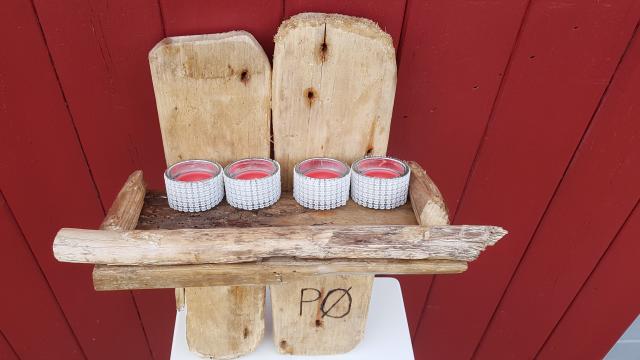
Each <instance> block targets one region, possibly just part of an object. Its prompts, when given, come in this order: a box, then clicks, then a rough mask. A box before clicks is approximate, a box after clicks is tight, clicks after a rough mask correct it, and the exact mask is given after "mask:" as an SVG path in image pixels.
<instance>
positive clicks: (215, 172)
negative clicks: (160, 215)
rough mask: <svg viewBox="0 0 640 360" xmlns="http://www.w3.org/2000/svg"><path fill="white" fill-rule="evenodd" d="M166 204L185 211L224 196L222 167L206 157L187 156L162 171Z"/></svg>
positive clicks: (205, 206) (203, 207) (199, 208)
mask: <svg viewBox="0 0 640 360" xmlns="http://www.w3.org/2000/svg"><path fill="white" fill-rule="evenodd" d="M164 184H165V187H166V189H167V200H168V201H169V207H171V208H172V209H174V210H178V211H184V212H197V211H205V210H209V209H211V208H213V207H214V206H216V205H218V204H219V203H220V201H222V198H223V197H224V184H223V181H222V167H221V166H220V165H218V164H216V163H214V162H212V161H207V160H186V161H181V162H178V163H175V164H173V165H171V166H170V167H169V168H168V169H167V170H166V171H165V172H164Z"/></svg>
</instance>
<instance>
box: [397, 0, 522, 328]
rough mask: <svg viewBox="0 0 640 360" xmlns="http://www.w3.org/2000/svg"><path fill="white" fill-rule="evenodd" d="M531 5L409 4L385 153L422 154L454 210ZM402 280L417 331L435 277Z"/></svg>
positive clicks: (405, 156) (410, 156)
mask: <svg viewBox="0 0 640 360" xmlns="http://www.w3.org/2000/svg"><path fill="white" fill-rule="evenodd" d="M526 4H527V1H526V0H518V1H409V2H408V3H407V9H406V18H405V24H404V30H403V38H402V42H401V43H400V47H399V49H400V53H399V59H398V61H399V68H398V90H397V96H396V102H395V107H394V112H393V121H392V125H391V139H390V140H389V150H388V153H389V154H391V155H393V156H396V157H399V158H401V159H415V160H417V161H418V162H419V163H420V164H421V165H422V166H423V167H424V168H425V169H426V170H427V172H428V173H429V176H431V177H432V178H433V179H434V181H435V182H436V184H438V187H439V188H440V190H441V191H442V193H443V195H444V199H445V201H446V202H447V206H448V208H449V211H450V214H451V216H453V214H454V213H455V211H456V209H457V205H458V201H459V199H460V196H461V194H462V189H463V186H464V183H465V180H466V178H467V175H468V173H469V171H470V169H471V164H472V162H473V159H474V157H475V154H476V150H477V149H478V145H479V144H480V141H481V139H482V136H483V132H484V129H485V127H486V124H487V121H488V119H489V114H490V112H491V109H492V104H493V101H494V99H495V96H496V93H497V91H498V87H499V85H500V83H501V80H502V78H503V74H504V71H505V67H506V66H507V62H508V59H509V56H510V54H511V51H512V48H513V46H514V42H515V39H516V36H517V34H518V29H519V27H520V23H521V21H522V16H523V14H524V11H525V8H526ZM488 24H490V25H488ZM399 278H400V280H401V283H402V291H403V294H404V301H405V307H406V310H407V316H408V320H409V327H410V328H411V333H412V335H415V330H416V328H417V326H418V322H419V319H420V315H421V314H422V309H423V305H424V301H425V299H426V296H427V293H428V290H429V287H430V284H431V279H432V276H416V275H408V276H400V277H399Z"/></svg>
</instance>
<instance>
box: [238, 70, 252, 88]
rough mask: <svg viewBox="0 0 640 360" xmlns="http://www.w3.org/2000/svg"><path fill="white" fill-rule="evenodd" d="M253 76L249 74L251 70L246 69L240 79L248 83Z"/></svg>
mask: <svg viewBox="0 0 640 360" xmlns="http://www.w3.org/2000/svg"><path fill="white" fill-rule="evenodd" d="M250 78H251V76H249V70H247V69H244V70H242V72H241V73H240V81H241V82H242V83H243V84H245V85H247V83H248V82H249V79H250Z"/></svg>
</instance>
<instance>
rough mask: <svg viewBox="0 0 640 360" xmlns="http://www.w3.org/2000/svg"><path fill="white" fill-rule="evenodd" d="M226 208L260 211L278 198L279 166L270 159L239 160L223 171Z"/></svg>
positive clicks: (279, 191)
mask: <svg viewBox="0 0 640 360" xmlns="http://www.w3.org/2000/svg"><path fill="white" fill-rule="evenodd" d="M223 175H224V186H225V191H226V194H227V202H228V203H229V205H231V206H233V207H235V208H238V209H244V210H256V209H262V208H265V207H267V206H271V205H273V204H275V203H276V201H278V199H280V193H281V190H280V164H278V162H277V161H275V160H271V159H261V158H252V159H242V160H238V161H235V162H233V163H231V164H229V165H227V166H226V167H225V168H224V174H223Z"/></svg>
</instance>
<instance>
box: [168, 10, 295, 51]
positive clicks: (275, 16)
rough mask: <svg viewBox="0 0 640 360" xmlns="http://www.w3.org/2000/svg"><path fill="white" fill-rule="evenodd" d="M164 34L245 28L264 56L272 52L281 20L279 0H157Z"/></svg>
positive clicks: (213, 31) (190, 33)
mask: <svg viewBox="0 0 640 360" xmlns="http://www.w3.org/2000/svg"><path fill="white" fill-rule="evenodd" d="M159 3H160V6H161V8H162V15H163V19H164V26H165V30H166V34H167V36H178V35H192V34H213V33H220V32H226V31H233V30H246V31H248V32H250V33H251V34H252V35H253V36H255V38H256V39H257V40H258V42H259V43H260V45H261V46H262V48H263V49H264V50H265V51H266V53H267V55H268V56H269V57H271V54H272V53H273V35H275V33H276V30H277V29H278V25H280V22H281V21H282V8H283V6H282V1H281V0H267V1H265V0H242V1H234V2H224V3H220V2H211V1H208V0H186V1H179V2H176V1H170V0H160V1H159Z"/></svg>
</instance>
